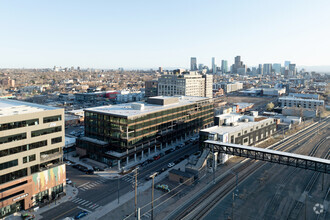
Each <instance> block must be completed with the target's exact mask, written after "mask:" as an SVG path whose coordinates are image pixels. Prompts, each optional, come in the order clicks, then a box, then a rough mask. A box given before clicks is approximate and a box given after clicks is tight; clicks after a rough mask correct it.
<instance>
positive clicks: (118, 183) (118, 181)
mask: <svg viewBox="0 0 330 220" xmlns="http://www.w3.org/2000/svg"><path fill="white" fill-rule="evenodd" d="M119 182H120V181H119V177H118V179H117V189H118V194H117V196H118V204H119V189H120V187H119Z"/></svg>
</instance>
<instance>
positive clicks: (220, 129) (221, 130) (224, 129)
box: [201, 118, 272, 135]
mask: <svg viewBox="0 0 330 220" xmlns="http://www.w3.org/2000/svg"><path fill="white" fill-rule="evenodd" d="M267 119H271V118H266V119H264V120H261V121H250V122H237V125H236V126H229V125H228V126H213V127H210V128H206V129H203V130H201V131H203V132H211V133H212V132H213V133H217V134H220V135H223V134H225V133H229V134H230V133H233V132H237V131H241V130H243V129H246V128H250V127H252V126H255V125H258V124H261V123H263V122H265V120H267ZM271 120H272V119H271Z"/></svg>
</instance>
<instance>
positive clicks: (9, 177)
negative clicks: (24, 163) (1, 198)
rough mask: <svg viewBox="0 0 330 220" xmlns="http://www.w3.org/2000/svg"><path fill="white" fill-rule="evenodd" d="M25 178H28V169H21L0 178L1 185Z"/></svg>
mask: <svg viewBox="0 0 330 220" xmlns="http://www.w3.org/2000/svg"><path fill="white" fill-rule="evenodd" d="M24 176H27V169H26V168H25V169H21V170H18V171H15V172H11V173H7V174H5V175H2V176H0V184H3V183H6V182H9V181H12V180H15V179H19V178H22V177H24Z"/></svg>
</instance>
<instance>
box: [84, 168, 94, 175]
mask: <svg viewBox="0 0 330 220" xmlns="http://www.w3.org/2000/svg"><path fill="white" fill-rule="evenodd" d="M86 174H94V170H92V169H89V170H87V171H86Z"/></svg>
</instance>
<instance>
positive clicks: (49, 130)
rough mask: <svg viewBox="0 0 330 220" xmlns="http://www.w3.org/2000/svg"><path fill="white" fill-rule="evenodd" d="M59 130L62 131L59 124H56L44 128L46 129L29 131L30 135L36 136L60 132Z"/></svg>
mask: <svg viewBox="0 0 330 220" xmlns="http://www.w3.org/2000/svg"><path fill="white" fill-rule="evenodd" d="M60 131H62V127H61V126H57V127H53V128H46V129H42V130H37V131H32V132H31V137H37V136H40V135H47V134H51V133H55V132H60Z"/></svg>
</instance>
